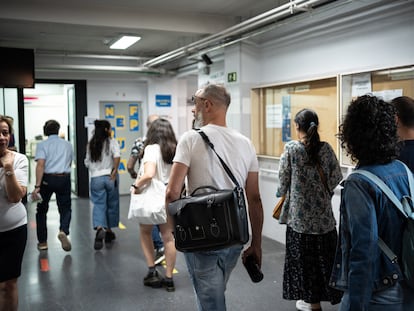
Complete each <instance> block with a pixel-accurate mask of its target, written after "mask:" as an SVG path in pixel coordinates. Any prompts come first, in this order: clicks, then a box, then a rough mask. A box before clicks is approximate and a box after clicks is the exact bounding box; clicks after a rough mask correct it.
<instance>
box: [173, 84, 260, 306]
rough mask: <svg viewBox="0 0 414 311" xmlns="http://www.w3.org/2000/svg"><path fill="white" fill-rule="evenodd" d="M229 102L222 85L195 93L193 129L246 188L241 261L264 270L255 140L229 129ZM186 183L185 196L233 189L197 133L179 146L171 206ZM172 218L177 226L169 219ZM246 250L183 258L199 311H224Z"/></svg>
mask: <svg viewBox="0 0 414 311" xmlns="http://www.w3.org/2000/svg"><path fill="white" fill-rule="evenodd" d="M230 101H231V98H230V94H229V93H228V92H227V90H226V89H225V88H224V87H223V86H222V85H218V84H208V85H206V86H204V87H202V88H200V89H199V90H197V92H196V93H195V95H194V96H193V102H194V107H193V109H192V112H193V114H194V117H195V123H194V127H195V128H201V130H202V131H203V132H204V133H205V134H206V135H207V136H208V137H209V138H210V140H211V142H212V143H213V144H214V147H215V149H216V151H217V153H218V154H219V155H220V157H222V158H223V160H224V162H225V163H226V164H227V165H228V166H229V168H230V170H231V171H232V172H233V174H234V176H235V177H236V178H237V181H238V183H239V184H240V185H243V186H244V188H245V193H246V197H247V201H248V206H249V218H250V224H251V232H252V237H251V244H250V246H249V247H248V248H247V249H246V250H245V251H244V252H243V255H242V260H243V261H244V260H245V258H246V257H247V256H253V257H254V259H255V260H256V262H257V263H258V265H259V266H261V262H262V227H263V208H262V203H261V198H260V193H259V185H258V170H259V165H258V160H257V157H256V151H255V149H254V147H253V144H252V143H251V141H250V140H249V139H248V138H246V137H245V136H243V135H241V134H240V133H238V132H237V131H235V130H233V129H230V128H228V127H227V125H226V114H227V110H228V107H229V105H230ZM186 178H187V183H186V184H187V189H186V192H187V193H192V192H193V191H194V190H195V189H196V188H197V187H200V186H205V185H211V186H213V187H215V188H217V189H231V188H234V184H233V182H232V181H231V180H230V179H229V178H228V176H227V173H226V172H225V171H224V169H223V168H222V165H221V163H220V162H219V161H218V159H216V155H214V153H213V152H212V150H210V147H208V146H207V145H206V144H205V142H204V140H203V138H202V137H201V136H200V134H199V133H197V132H196V131H194V130H190V131H188V132H186V133H184V134H183V136H182V137H181V139H180V140H179V143H178V145H177V151H176V155H175V157H174V163H173V166H172V170H171V175H170V181H169V183H168V186H167V195H166V196H167V198H166V204H167V205H168V203H169V202H172V201H174V200H176V199H178V198H179V197H180V194H181V192H182V188H183V185H184V182H185V179H186ZM168 217H169V221H171V222H173V219H172V218H171V216H168ZM242 249H243V246H241V245H236V246H232V247H228V248H224V249H221V250H216V251H208V252H203V251H199V252H191V253H190V252H189V253H184V257H185V260H186V264H187V268H188V271H189V273H190V277H191V280H192V283H193V287H194V291H195V294H196V299H197V306H198V310H204V311H212V310H220V311H222V310H226V299H225V291H226V285H227V282H228V280H229V277H230V274H231V272H232V271H233V269H234V267H235V266H236V264H237V261H238V259H239V257H240V254H241V252H242Z"/></svg>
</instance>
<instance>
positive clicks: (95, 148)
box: [85, 120, 121, 250]
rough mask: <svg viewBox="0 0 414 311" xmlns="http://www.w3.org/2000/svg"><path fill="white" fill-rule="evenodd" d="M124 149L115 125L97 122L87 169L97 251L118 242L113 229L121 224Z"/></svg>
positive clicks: (107, 122) (88, 153) (87, 153)
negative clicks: (115, 135) (114, 132)
mask: <svg viewBox="0 0 414 311" xmlns="http://www.w3.org/2000/svg"><path fill="white" fill-rule="evenodd" d="M120 154H121V153H120V149H119V145H118V142H117V141H116V140H115V139H114V138H112V137H111V123H109V121H107V120H95V131H94V133H93V136H92V138H91V140H90V141H89V144H88V147H87V150H86V158H85V166H86V167H87V168H89V176H90V178H91V181H90V192H91V201H92V203H93V212H92V222H93V228H94V229H95V230H96V236H95V243H94V248H95V249H96V250H100V249H102V247H103V242H104V239H105V243H106V244H108V245H110V243H112V241H113V240H115V233H114V232H113V231H112V229H111V228H116V227H118V224H119V176H118V167H119V162H120V159H121V158H120V156H121V155H120Z"/></svg>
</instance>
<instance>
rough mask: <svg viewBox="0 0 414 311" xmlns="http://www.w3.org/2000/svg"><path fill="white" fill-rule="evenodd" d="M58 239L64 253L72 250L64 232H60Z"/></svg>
mask: <svg viewBox="0 0 414 311" xmlns="http://www.w3.org/2000/svg"><path fill="white" fill-rule="evenodd" d="M58 239H59V241H60V243H61V244H62V248H63V250H64V251H66V252H69V251H70V250H71V249H72V244H71V243H70V241H69V238H68V236H67V235H66V233H65V232H63V231H60V232H59V234H58Z"/></svg>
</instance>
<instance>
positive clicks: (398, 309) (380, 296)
mask: <svg viewBox="0 0 414 311" xmlns="http://www.w3.org/2000/svg"><path fill="white" fill-rule="evenodd" d="M412 297H413V290H412V289H409V288H408V287H407V286H402V285H401V283H400V282H398V283H396V284H395V286H393V287H390V288H388V289H386V290H383V291H379V292H375V293H373V294H372V297H371V300H370V303H369V306H368V309H367V311H409V310H414V304H413V298H412ZM339 311H352V310H351V309H350V306H349V293H348V292H344V295H343V296H342V301H341V305H340V308H339Z"/></svg>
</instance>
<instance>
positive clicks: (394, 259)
mask: <svg viewBox="0 0 414 311" xmlns="http://www.w3.org/2000/svg"><path fill="white" fill-rule="evenodd" d="M399 162H400V161H399ZM401 163H402V162H401ZM402 164H403V165H404V167H405V169H406V171H407V176H408V183H409V186H410V196H411V195H412V193H414V191H413V187H414V181H413V176H412V172H411V170H410V169H409V168H408V167H407V165H405V164H404V163H402ZM351 174H361V175H364V176H365V177H367V178H368V179H370V180H371V181H372V182H373V183H375V184H376V185H377V186H378V187H379V188H380V189H381V190H382V191H383V192H384V193H385V195H386V196H387V197H388V198H389V199H390V200H391V201H392V202H393V204H394V205H395V206H396V207H397V208H398V210H399V211H400V212H401V213H402V214H403V215H404V217H406V218H407V217H408V215H407V214H406V212H405V211H404V209H403V206H402V204H401V202H400V201H399V200H398V198H397V196H396V195H395V194H394V192H392V191H391V189H390V187H388V186H387V185H386V184H385V183H384V182H383V181H382V180H381V179H380V178H379V177H378V176H377V175H375V174H373V173H371V172H369V171H366V170H355V171H353V172H352V173H351ZM378 246H379V248H380V249H381V250H382V251H383V252H384V254H385V255H386V256H387V257H388V258H389V259H390V260H391V262H393V263H396V262H397V259H398V258H397V255H395V254H394V252H393V251H392V250H391V249H390V248H389V247H388V245H387V244H386V243H385V242H384V241H383V240H382V239H381V238H380V237H378Z"/></svg>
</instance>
